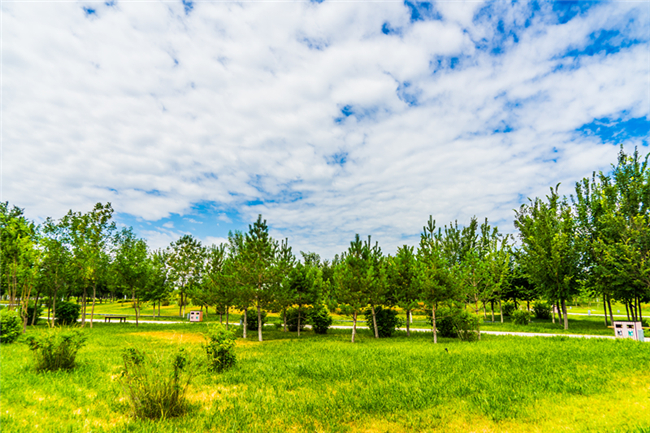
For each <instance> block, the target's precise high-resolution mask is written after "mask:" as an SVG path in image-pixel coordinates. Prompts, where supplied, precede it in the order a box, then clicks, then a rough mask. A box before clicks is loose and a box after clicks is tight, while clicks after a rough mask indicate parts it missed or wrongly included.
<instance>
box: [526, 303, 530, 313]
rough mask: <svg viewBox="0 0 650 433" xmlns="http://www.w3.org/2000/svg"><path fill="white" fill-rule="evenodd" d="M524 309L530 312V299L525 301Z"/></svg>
mask: <svg viewBox="0 0 650 433" xmlns="http://www.w3.org/2000/svg"><path fill="white" fill-rule="evenodd" d="M526 309H527V310H528V312H529V313H530V301H526Z"/></svg>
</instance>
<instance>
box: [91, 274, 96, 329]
mask: <svg viewBox="0 0 650 433" xmlns="http://www.w3.org/2000/svg"><path fill="white" fill-rule="evenodd" d="M96 294H97V281H95V282H94V283H93V306H92V307H91V308H90V327H91V328H92V327H93V317H94V316H95V296H96Z"/></svg>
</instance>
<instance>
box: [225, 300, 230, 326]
mask: <svg viewBox="0 0 650 433" xmlns="http://www.w3.org/2000/svg"><path fill="white" fill-rule="evenodd" d="M229 310H230V307H229V306H226V331H227V330H228V312H229Z"/></svg>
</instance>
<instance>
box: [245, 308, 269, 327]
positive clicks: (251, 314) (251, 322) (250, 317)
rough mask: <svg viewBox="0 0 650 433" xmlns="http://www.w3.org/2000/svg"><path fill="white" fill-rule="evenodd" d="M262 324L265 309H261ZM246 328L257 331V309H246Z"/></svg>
mask: <svg viewBox="0 0 650 433" xmlns="http://www.w3.org/2000/svg"><path fill="white" fill-rule="evenodd" d="M261 314H262V326H264V324H265V323H266V311H264V310H262V311H261ZM246 329H248V330H249V331H257V309H253V308H251V309H249V310H247V311H246Z"/></svg>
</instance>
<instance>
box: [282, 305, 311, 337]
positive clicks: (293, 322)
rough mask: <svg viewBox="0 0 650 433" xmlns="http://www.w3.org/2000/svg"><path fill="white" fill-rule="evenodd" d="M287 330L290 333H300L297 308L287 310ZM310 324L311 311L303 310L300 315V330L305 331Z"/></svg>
mask: <svg viewBox="0 0 650 433" xmlns="http://www.w3.org/2000/svg"><path fill="white" fill-rule="evenodd" d="M286 314H287V329H288V330H289V331H290V332H297V331H298V309H297V308H288V309H287V313H286ZM308 323H309V309H307V308H303V309H302V312H301V313H300V330H301V331H302V330H303V329H305V325H307V324H308Z"/></svg>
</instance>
